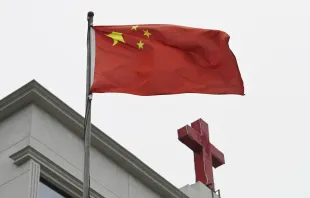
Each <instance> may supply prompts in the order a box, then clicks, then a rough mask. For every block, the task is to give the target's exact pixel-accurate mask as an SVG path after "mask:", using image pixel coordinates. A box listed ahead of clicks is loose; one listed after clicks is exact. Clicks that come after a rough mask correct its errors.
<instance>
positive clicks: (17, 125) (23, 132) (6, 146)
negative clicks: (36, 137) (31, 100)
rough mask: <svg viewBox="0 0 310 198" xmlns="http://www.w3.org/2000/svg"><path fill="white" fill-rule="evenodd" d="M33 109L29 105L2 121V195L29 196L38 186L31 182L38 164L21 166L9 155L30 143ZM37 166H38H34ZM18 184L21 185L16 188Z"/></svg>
mask: <svg viewBox="0 0 310 198" xmlns="http://www.w3.org/2000/svg"><path fill="white" fill-rule="evenodd" d="M31 117H32V109H31V107H27V108H24V109H22V110H21V111H20V112H18V113H16V114H14V115H13V116H12V117H9V118H7V119H6V120H4V121H3V122H1V123H0V197H1V198H2V197H3V198H4V197H14V198H28V197H30V196H31V195H32V194H33V193H34V192H33V191H34V190H35V189H34V188H35V187H36V186H31V185H30V182H31V180H32V179H33V178H32V177H35V176H34V175H33V171H35V170H37V168H38V166H36V163H35V162H33V161H28V162H27V163H25V164H23V165H22V166H20V167H17V166H15V165H14V164H13V160H12V159H11V158H10V157H9V156H10V155H12V154H13V153H15V152H17V151H19V150H21V149H22V148H24V147H25V146H27V145H29V137H30V131H31ZM34 166H36V167H34ZM16 186H19V188H18V190H16V189H17V188H16Z"/></svg>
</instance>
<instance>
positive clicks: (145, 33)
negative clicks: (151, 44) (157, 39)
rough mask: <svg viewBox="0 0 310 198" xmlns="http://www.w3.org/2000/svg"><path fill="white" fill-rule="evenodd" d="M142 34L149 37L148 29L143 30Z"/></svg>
mask: <svg viewBox="0 0 310 198" xmlns="http://www.w3.org/2000/svg"><path fill="white" fill-rule="evenodd" d="M143 32H144V36H147V38H150V36H151V33H150V32H149V31H148V30H143Z"/></svg>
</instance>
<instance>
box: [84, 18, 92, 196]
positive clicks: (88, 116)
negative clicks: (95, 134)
mask: <svg viewBox="0 0 310 198" xmlns="http://www.w3.org/2000/svg"><path fill="white" fill-rule="evenodd" d="M93 17H94V13H93V12H88V14H87V21H88V30H87V74H86V108H85V121H84V182H83V198H89V195H90V144H91V142H90V141H91V100H92V94H91V93H90V86H91V28H92V26H93Z"/></svg>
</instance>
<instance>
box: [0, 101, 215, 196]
mask: <svg viewBox="0 0 310 198" xmlns="http://www.w3.org/2000/svg"><path fill="white" fill-rule="evenodd" d="M28 145H30V146H31V147H33V148H34V149H35V150H37V151H38V152H40V153H41V154H43V155H44V156H45V157H47V158H48V159H50V160H51V161H53V162H54V163H55V164H57V165H58V166H60V167H62V168H63V169H64V170H66V171H67V172H69V173H70V174H71V175H73V176H74V177H76V178H78V179H80V180H82V179H83V148H84V144H83V140H82V139H81V137H79V136H78V135H77V134H75V133H74V132H72V131H70V130H69V129H67V128H66V127H65V126H64V125H62V124H61V123H59V122H58V121H57V120H56V119H55V118H53V117H51V116H50V115H49V114H48V113H46V112H44V111H43V110H42V109H40V108H39V107H37V106H35V105H33V104H31V105H29V106H27V107H26V108H24V109H22V110H20V111H19V112H16V113H15V114H14V115H12V116H11V117H9V118H7V119H5V120H3V121H2V122H1V123H0V198H6V197H9V198H11V197H12V198H13V197H14V198H36V192H37V186H38V180H39V172H40V166H39V164H37V163H36V162H34V161H33V160H30V161H28V162H26V163H24V164H22V165H21V166H16V165H15V164H14V161H13V160H12V159H11V158H10V156H11V155H12V154H14V153H16V152H18V151H20V150H21V149H23V148H25V147H26V146H28ZM91 187H92V188H93V189H94V190H95V191H97V192H98V193H100V194H101V195H103V196H104V197H107V198H160V196H159V195H158V194H156V193H155V192H154V191H152V190H151V189H150V188H148V187H147V186H145V185H144V184H143V183H141V182H140V181H139V180H137V179H136V178H135V177H134V176H132V175H130V174H129V173H127V172H126V171H125V170H123V169H122V168H121V167H120V166H119V165H117V164H115V163H114V162H113V161H112V160H110V159H109V158H107V157H105V156H104V155H103V154H102V153H100V152H99V151H98V150H96V149H95V148H92V149H91ZM17 189H18V190H17ZM181 191H183V192H184V193H185V194H187V195H188V196H189V197H190V198H212V194H211V191H210V190H209V189H208V188H207V187H205V186H204V185H203V184H201V185H200V184H199V183H196V184H194V185H191V186H185V187H183V188H181ZM214 198H218V197H217V196H216V195H215V196H214Z"/></svg>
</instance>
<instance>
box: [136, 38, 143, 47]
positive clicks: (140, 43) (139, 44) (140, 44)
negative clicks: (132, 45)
mask: <svg viewBox="0 0 310 198" xmlns="http://www.w3.org/2000/svg"><path fill="white" fill-rule="evenodd" d="M137 45H138V47H139V49H143V45H144V43H143V42H142V41H141V40H140V42H139V43H137Z"/></svg>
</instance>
